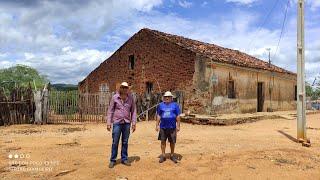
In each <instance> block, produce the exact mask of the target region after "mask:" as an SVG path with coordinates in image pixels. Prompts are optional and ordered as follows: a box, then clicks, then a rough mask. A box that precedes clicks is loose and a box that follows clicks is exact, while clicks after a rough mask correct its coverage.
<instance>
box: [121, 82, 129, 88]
mask: <svg viewBox="0 0 320 180" xmlns="http://www.w3.org/2000/svg"><path fill="white" fill-rule="evenodd" d="M120 86H124V87H129V84H128V83H127V82H122V83H121V85H120Z"/></svg>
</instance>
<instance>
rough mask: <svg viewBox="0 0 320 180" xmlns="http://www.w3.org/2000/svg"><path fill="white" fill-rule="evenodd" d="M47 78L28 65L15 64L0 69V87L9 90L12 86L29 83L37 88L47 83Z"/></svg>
mask: <svg viewBox="0 0 320 180" xmlns="http://www.w3.org/2000/svg"><path fill="white" fill-rule="evenodd" d="M48 82H49V81H48V79H47V77H46V76H44V75H40V74H39V72H38V71H37V70H36V69H34V68H32V67H29V66H25V65H16V66H13V67H10V68H5V69H0V87H4V88H5V90H7V91H11V90H12V89H13V88H14V87H17V86H19V87H26V86H28V85H29V83H30V84H31V86H32V87H33V88H34V85H36V87H37V88H38V89H39V88H43V86H44V84H46V83H48Z"/></svg>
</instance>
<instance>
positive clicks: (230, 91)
mask: <svg viewBox="0 0 320 180" xmlns="http://www.w3.org/2000/svg"><path fill="white" fill-rule="evenodd" d="M228 98H231V99H234V98H236V92H235V88H234V81H233V80H229V82H228Z"/></svg>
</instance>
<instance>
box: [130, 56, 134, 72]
mask: <svg viewBox="0 0 320 180" xmlns="http://www.w3.org/2000/svg"><path fill="white" fill-rule="evenodd" d="M134 61H135V59H134V55H130V56H129V69H131V70H133V69H134V63H135V62H134Z"/></svg>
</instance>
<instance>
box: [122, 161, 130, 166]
mask: <svg viewBox="0 0 320 180" xmlns="http://www.w3.org/2000/svg"><path fill="white" fill-rule="evenodd" d="M121 163H122V164H123V165H126V166H131V164H130V163H129V161H127V160H126V161H123V162H121Z"/></svg>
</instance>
